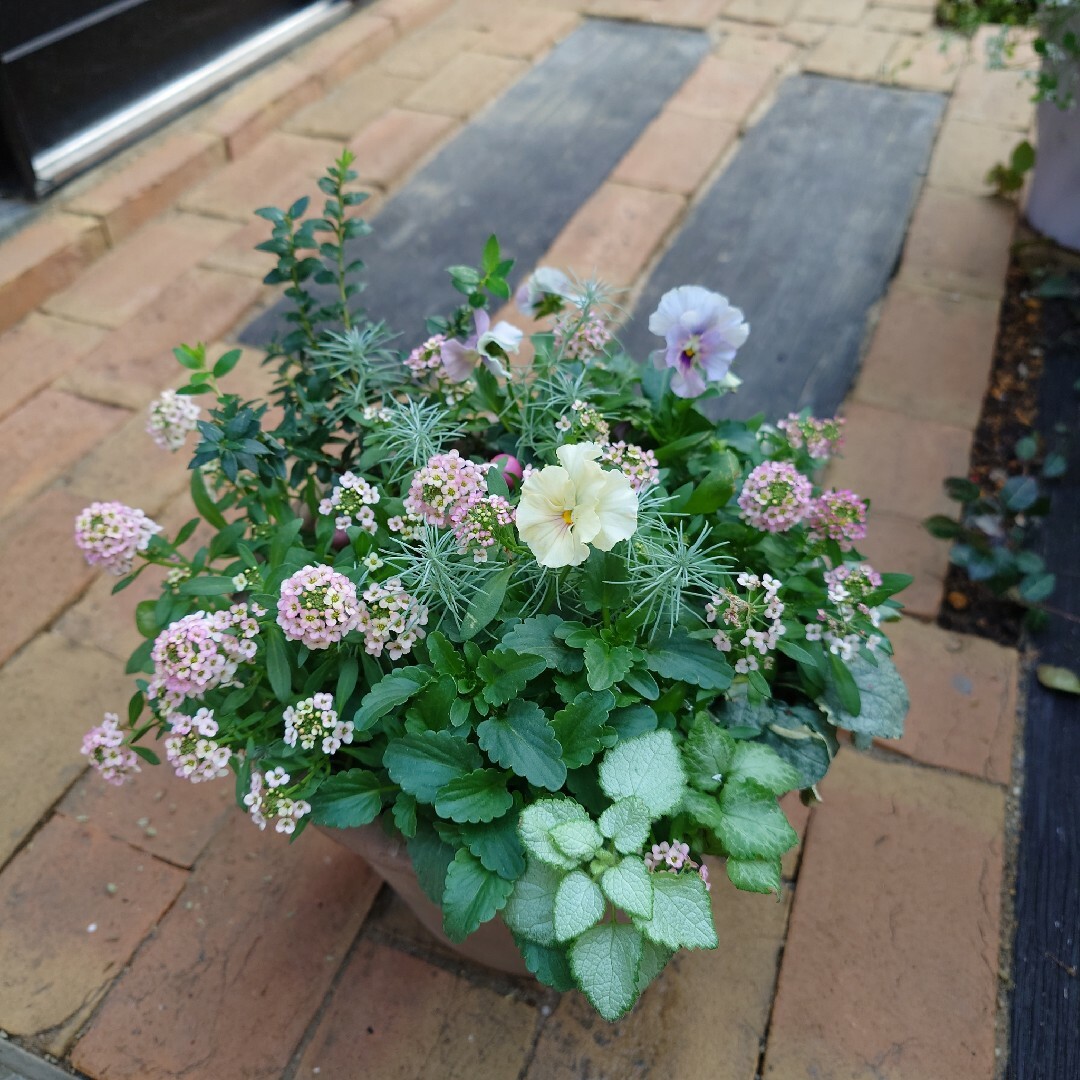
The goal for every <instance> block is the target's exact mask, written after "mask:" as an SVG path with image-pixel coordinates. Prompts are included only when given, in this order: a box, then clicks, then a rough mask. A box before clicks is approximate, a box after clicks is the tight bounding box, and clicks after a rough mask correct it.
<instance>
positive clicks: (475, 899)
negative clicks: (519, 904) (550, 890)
mask: <svg viewBox="0 0 1080 1080" xmlns="http://www.w3.org/2000/svg"><path fill="white" fill-rule="evenodd" d="M513 888H514V883H513V882H512V881H507V880H506V878H503V877H500V876H499V875H498V874H493V873H492V872H491V871H490V870H488V869H486V868H485V867H484V865H483V863H481V862H480V860H479V859H478V858H477V857H476V856H475V855H473V854H472V852H471V851H468V850H467V849H465V848H461V849H460V850H459V851H458V853H457V854H456V855H455V856H454V861H453V862H452V863H451V864H450V866H449V867H448V868H447V871H446V887H445V889H444V891H443V899H442V908H443V929H444V930H445V931H446V936H447V937H448V938H450V940H451V941H464V940H465V938H466V937H468V936H469V934H471V933H472V932H473V931H474V930H476V929H477V928H478V927H479V926H480V925H481V923H485V922H487V921H488V920H489V919H493V918H495V916H496V914H498V912H499V911H501V910H502V909H503V908H504V907H505V906H506V901H507V900H508V899H509V898H510V893H511V892H512V891H513Z"/></svg>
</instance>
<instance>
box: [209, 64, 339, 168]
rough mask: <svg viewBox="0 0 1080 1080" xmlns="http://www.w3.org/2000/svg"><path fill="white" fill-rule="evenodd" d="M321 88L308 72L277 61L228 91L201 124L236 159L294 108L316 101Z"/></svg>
mask: <svg viewBox="0 0 1080 1080" xmlns="http://www.w3.org/2000/svg"><path fill="white" fill-rule="evenodd" d="M322 90H323V88H322V84H321V83H320V82H319V80H318V78H317V77H316V76H315V75H314V74H312V72H310V71H308V70H306V69H305V68H303V67H300V66H298V65H297V64H294V63H292V62H291V61H289V60H280V61H278V62H277V63H276V64H273V65H271V66H270V67H269V68H267V69H265V70H264V71H261V72H259V73H258V74H257V75H253V76H252V77H251V78H249V79H247V80H245V81H244V82H243V83H241V84H240V85H239V86H237V87H233V88H232V89H231V90H229V91H228V92H227V93H226V94H225V95H224V96H223V98H222V100H221V104H220V105H218V106H216V107H214V108H213V109H212V110H211V112H210V115H209V116H208V117H206V118H205V119H204V120H203V121H202V127H203V129H204V130H205V131H207V132H209V133H210V134H211V135H214V136H216V137H218V138H221V139H224V140H225V145H226V147H227V148H228V151H229V157H230V158H238V157H240V156H242V155H243V154H246V153H247V152H248V151H249V150H251V149H252V147H254V146H255V145H256V144H257V143H258V142H259V141H260V140H261V139H262V138H263V137H264V136H265V135H267V134H269V133H270V132H271V131H274V130H275V129H276V128H277V127H278V126H279V125H280V124H281V123H282V122H283V121H284V120H287V119H288V118H289V117H290V116H292V115H293V113H295V112H296V111H297V110H298V109H301V108H303V107H304V106H305V105H310V104H311V102H313V101H316V100H317V99H318V98H319V96H320V95H321V94H322Z"/></svg>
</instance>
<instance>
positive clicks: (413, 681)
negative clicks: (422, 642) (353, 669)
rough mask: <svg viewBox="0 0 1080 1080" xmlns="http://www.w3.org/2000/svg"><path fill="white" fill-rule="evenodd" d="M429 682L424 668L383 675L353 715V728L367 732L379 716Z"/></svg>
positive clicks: (429, 677) (394, 707) (428, 672)
mask: <svg viewBox="0 0 1080 1080" xmlns="http://www.w3.org/2000/svg"><path fill="white" fill-rule="evenodd" d="M430 682H431V671H430V669H428V668H426V667H419V666H416V667H404V668H398V669H397V670H396V671H392V672H391V673H390V674H389V675H384V676H383V677H382V679H380V680H379V682H377V683H376V684H375V685H374V686H373V687H372V688H371V689H370V690H369V691H368V692H367V693H366V694H365V695H364V699H363V701H361V702H360V708H359V709H357V710H356V712H355V713H354V714H353V726H354V727H355V729H356V730H357V731H358V732H359V731H367V730H368V728H370V727H371V726H372V725H373V724H374V723H375V721H376V720H378V719H379V717H380V716H385V715H386V714H387V713H388V712H390V711H391V710H392V709H396V708H397V707H398V706H399V705H402V704H404V703H405V702H406V701H408V700H409V698H411V697H413V695H414V694H418V693H419V692H420V691H421V690H423V688H424V687H425V686H427V685H428V683H430Z"/></svg>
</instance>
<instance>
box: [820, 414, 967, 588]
mask: <svg viewBox="0 0 1080 1080" xmlns="http://www.w3.org/2000/svg"><path fill="white" fill-rule="evenodd" d="M845 414H846V416H847V424H846V426H845V429H844V431H845V450H844V456H843V457H841V458H837V459H836V460H834V461H833V462H832V463H831V464H830V465H829V471H828V474H827V479H828V482H829V486H830V487H834V488H850V489H851V490H852V491H854V492H855V493H856V494H857V495H859V496H860V497H861V498H863V499H869V500H871V502H872V503H873V507H874V511H880V510H888V511H891V512H892V513H894V514H902V515H905V516H907V517H911V518H915V519H917V520H920V521H921V520H922V519H923V518H924V517H928V516H929V515H931V514H946V513H948V512H949V511H950V509H951V508H952V507H953V506H954V505H955V504H954V503H952V502H950V500H949V499H948V498H947V497H946V496H945V492H944V490H943V488H942V483H943V481H944V480H945V478H946V477H947V476H962V475H964V474H966V473H967V469H968V457H969V453H970V449H971V433H970V432H969V431H966V430H964V429H962V428H956V427H950V426H948V425H946V424H939V423H936V422H935V421H932V420H919V419H915V418H912V417H909V416H905V415H903V414H902V413H898V412H892V411H891V410H888V409H878V408H874V407H872V406H870V405H861V404H858V403H852V404H850V405H849V406H848V407H847V409H846V410H845ZM889 569H891V567H890V568H889Z"/></svg>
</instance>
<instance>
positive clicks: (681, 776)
mask: <svg viewBox="0 0 1080 1080" xmlns="http://www.w3.org/2000/svg"><path fill="white" fill-rule="evenodd" d="M600 786H601V787H602V788H603V789H604V793H605V794H606V795H607V796H608V798H610V799H615V800H617V799H625V798H627V797H629V796H631V795H633V796H635V797H636V798H638V799H641V801H642V802H643V803H645V805H646V806H647V807H648V808H649V811H650V812H651V813H652V815H653V817H654V818H658V817H661V816H663V815H664V814H666V813H668V811H670V810H672V809H674V807H676V806H677V805H678V803H679V800H680V799H681V798H682V793H683V788H685V787H686V774H685V773H684V772H683V766H682V758H681V757H680V755H679V748H678V747H677V746H676V745H675V739H674V737H673V736H672V734H671V732H670V731H667V730H666V729H664V730H660V731H650V732H648V733H647V734H645V735H638V736H637V737H636V738H634V739H628V740H627V741H626V742H622V743H619V745H618V746H616V747H614V748H613V749H611V750H609V751H608V752H607V753H606V754H605V755H604V760H603V761H602V762H601V763H600Z"/></svg>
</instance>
